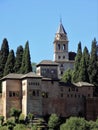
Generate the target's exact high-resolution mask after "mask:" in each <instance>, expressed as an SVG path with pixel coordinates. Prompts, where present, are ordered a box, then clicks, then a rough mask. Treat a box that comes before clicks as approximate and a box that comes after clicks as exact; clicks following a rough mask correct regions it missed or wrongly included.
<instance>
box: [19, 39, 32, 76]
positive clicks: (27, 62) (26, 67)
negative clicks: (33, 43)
mask: <svg viewBox="0 0 98 130" xmlns="http://www.w3.org/2000/svg"><path fill="white" fill-rule="evenodd" d="M31 71H32V65H31V59H30V51H29V43H28V41H27V42H26V45H25V49H24V52H23V58H22V65H21V73H23V74H26V73H28V72H31Z"/></svg>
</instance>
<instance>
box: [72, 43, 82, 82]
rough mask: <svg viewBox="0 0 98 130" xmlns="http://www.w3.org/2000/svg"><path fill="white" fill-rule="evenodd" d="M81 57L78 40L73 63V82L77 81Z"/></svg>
mask: <svg viewBox="0 0 98 130" xmlns="http://www.w3.org/2000/svg"><path fill="white" fill-rule="evenodd" d="M81 58H82V48H81V42H79V44H78V50H77V54H76V57H75V65H74V72H73V81H74V82H78V81H79V73H80V61H81Z"/></svg>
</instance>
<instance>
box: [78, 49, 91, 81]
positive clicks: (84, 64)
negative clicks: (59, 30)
mask: <svg viewBox="0 0 98 130" xmlns="http://www.w3.org/2000/svg"><path fill="white" fill-rule="evenodd" d="M89 62H90V55H89V51H88V49H87V47H85V48H84V50H83V55H82V58H81V61H80V73H79V80H80V81H84V82H89V74H88V67H89Z"/></svg>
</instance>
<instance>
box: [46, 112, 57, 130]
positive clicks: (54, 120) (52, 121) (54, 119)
mask: <svg viewBox="0 0 98 130" xmlns="http://www.w3.org/2000/svg"><path fill="white" fill-rule="evenodd" d="M58 124H59V117H58V116H57V115H56V114H52V115H51V116H50V118H49V121H48V126H49V130H54V129H55V128H56V127H57V126H58Z"/></svg>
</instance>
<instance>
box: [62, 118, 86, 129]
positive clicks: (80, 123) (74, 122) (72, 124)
mask: <svg viewBox="0 0 98 130" xmlns="http://www.w3.org/2000/svg"><path fill="white" fill-rule="evenodd" d="M60 130H87V122H86V120H85V119H84V118H78V117H70V118H69V119H67V120H66V123H64V124H62V125H61V126H60Z"/></svg>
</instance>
